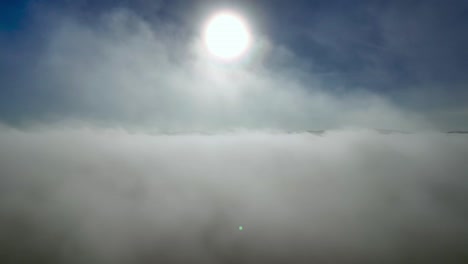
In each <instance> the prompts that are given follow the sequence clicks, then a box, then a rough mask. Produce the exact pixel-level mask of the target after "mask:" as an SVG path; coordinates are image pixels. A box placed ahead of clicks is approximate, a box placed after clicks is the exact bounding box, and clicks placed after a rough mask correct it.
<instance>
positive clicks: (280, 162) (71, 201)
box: [0, 128, 468, 263]
mask: <svg viewBox="0 0 468 264" xmlns="http://www.w3.org/2000/svg"><path fill="white" fill-rule="evenodd" d="M467 155H468V140H467V138H466V137H465V136H463V135H447V134H440V133H420V134H399V133H391V134H382V133H378V132H376V131H372V130H340V131H329V132H325V133H323V134H313V133H291V134H285V133H276V132H267V131H257V132H252V131H238V132H232V133H222V134H212V135H204V134H196V133H194V134H183V135H163V134H146V133H129V132H126V131H124V130H113V129H89V128H88V129H85V128H81V129H69V128H61V129H58V128H55V129H40V130H35V131H20V130H16V129H12V128H2V130H1V132H0V175H1V177H0V181H1V182H0V186H1V187H0V188H1V192H0V196H1V198H0V201H1V202H0V214H1V215H0V219H1V222H0V233H2V238H1V239H2V240H1V244H2V245H1V247H2V253H1V255H0V258H1V259H0V261H1V262H2V263H20V262H31V261H33V262H35V263H187V262H190V263H291V262H294V263H311V262H314V263H376V262H378V263H440V262H451V263H454V262H456V263H460V262H463V261H466V259H467V257H468V256H467V254H466V245H467V244H468V227H467V225H466V223H467V220H468V207H467V206H466V203H465V196H466V195H465V194H466V192H467V191H468V187H467V186H468V185H467V182H466V181H467V178H466V176H467V174H466V173H467V171H468V165H467V163H466V160H465V158H466V157H467ZM239 226H243V230H242V231H240V230H239Z"/></svg>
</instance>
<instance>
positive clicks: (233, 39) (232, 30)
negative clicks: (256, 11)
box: [204, 12, 250, 60]
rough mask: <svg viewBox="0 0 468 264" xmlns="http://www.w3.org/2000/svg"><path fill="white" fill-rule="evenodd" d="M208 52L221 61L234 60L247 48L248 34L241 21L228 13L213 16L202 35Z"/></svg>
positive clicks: (244, 24)
mask: <svg viewBox="0 0 468 264" xmlns="http://www.w3.org/2000/svg"><path fill="white" fill-rule="evenodd" d="M204 40H205V45H206V47H207V49H208V51H209V52H210V53H211V54H212V55H214V56H216V57H219V58H221V59H228V60H229V59H235V58H237V57H239V56H241V55H242V54H243V53H244V52H245V51H246V50H247V48H248V47H249V44H250V33H249V30H248V28H247V25H246V23H245V22H244V21H243V19H242V18H241V17H240V16H238V15H235V14H233V13H229V12H222V13H219V14H217V15H215V16H214V17H213V18H211V20H210V21H209V22H208V24H207V26H206V28H205V34H204Z"/></svg>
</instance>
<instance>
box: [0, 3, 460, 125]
mask: <svg viewBox="0 0 468 264" xmlns="http://www.w3.org/2000/svg"><path fill="white" fill-rule="evenodd" d="M220 8H232V9H234V10H237V11H239V12H240V13H242V14H243V15H244V16H245V17H246V19H247V20H249V21H250V22H251V24H252V27H253V28H254V29H255V32H256V33H258V36H257V37H258V38H260V36H261V38H262V39H264V40H266V41H268V42H269V43H270V45H271V46H273V47H274V50H275V52H273V53H269V54H267V55H265V56H264V57H263V58H262V59H263V63H265V65H266V68H268V69H269V71H270V74H272V75H281V74H286V73H285V72H286V71H294V72H295V75H294V78H296V77H297V76H306V77H305V79H307V80H306V81H305V84H304V83H302V84H298V86H301V88H300V89H303V90H305V91H306V92H307V91H309V90H317V89H318V90H321V91H325V95H327V96H332V97H334V98H335V99H336V98H338V99H336V100H335V103H336V104H338V105H339V104H340V102H339V100H340V98H343V97H346V98H347V99H343V100H345V101H344V102H343V105H346V104H347V103H349V100H348V99H349V98H348V96H351V97H355V96H358V95H359V94H360V93H366V94H370V95H371V96H372V97H379V98H380V99H382V100H384V101H385V102H388V104H390V105H391V107H392V108H394V109H396V110H397V111H401V112H403V115H405V113H406V112H408V113H411V114H415V115H419V116H420V117H421V118H423V119H427V123H430V124H431V125H429V126H426V127H437V128H440V129H448V130H450V129H466V128H468V124H467V122H466V121H465V120H467V117H468V110H467V108H468V106H467V103H466V102H467V101H468V92H467V90H468V89H467V83H468V75H467V74H466V72H468V50H467V49H466V47H467V46H468V34H466V29H467V28H468V2H467V1H461V0H460V1H458V0H451V1H444V2H441V1H411V2H407V1H278V0H274V1H262V0H261V1H254V2H252V1H202V0H199V1H189V2H188V1H143V0H140V1H86V0H78V1H33V0H29V1H28V0H24V1H3V2H2V3H1V4H0V41H1V42H0V58H2V60H1V61H0V81H1V83H2V85H1V88H0V95H1V96H0V98H1V99H0V100H1V105H2V106H1V107H0V119H2V120H3V122H7V123H8V122H9V123H15V122H29V121H38V120H49V119H50V117H51V116H54V118H52V119H54V120H57V119H58V120H62V119H68V118H73V119H88V118H89V117H92V118H91V119H93V120H95V119H96V120H101V119H105V120H107V119H109V118H110V119H111V120H112V122H116V123H120V122H122V123H126V122H127V121H128V120H127V119H126V118H127V117H123V116H122V115H119V114H116V115H114V116H113V115H112V114H111V112H112V111H114V110H115V109H114V110H112V108H109V109H108V111H107V110H103V109H105V108H106V107H105V104H104V103H103V104H102V106H101V107H99V109H97V108H96V109H95V110H96V111H95V112H93V111H94V110H90V109H87V101H86V99H83V98H82V97H79V96H78V97H73V96H71V95H70V94H65V93H63V87H62V88H60V87H58V88H57V90H54V91H50V90H48V91H46V90H47V89H43V88H41V87H50V86H54V85H59V84H57V83H58V81H57V80H56V79H57V78H54V76H55V77H56V76H57V74H60V75H63V73H54V74H52V73H50V72H48V73H45V72H41V71H45V67H43V66H38V65H42V63H44V61H47V58H48V57H47V56H49V54H48V53H47V52H49V53H50V52H51V51H50V47H51V46H52V45H53V43H54V41H55V40H57V38H56V37H57V36H58V35H57V34H58V33H57V32H59V31H60V28H62V29H63V27H64V25H71V24H74V25H75V26H76V27H75V29H76V28H80V29H79V30H80V32H81V31H82V30H84V31H86V30H88V29H90V30H97V28H100V27H103V28H105V27H106V25H104V24H105V23H107V22H102V21H103V17H106V16H109V14H115V13H116V12H122V10H125V12H126V13H127V14H131V16H132V17H134V18H136V19H137V20H138V21H139V22H141V23H144V24H145V25H147V26H148V27H149V28H152V29H153V30H154V35H155V39H158V40H160V39H164V42H174V43H176V44H175V45H174V46H178V45H180V43H179V42H182V43H186V42H189V41H191V40H192V39H193V38H194V36H196V35H197V34H198V33H199V30H200V28H199V26H200V23H201V22H202V21H203V20H204V19H206V17H207V16H208V15H210V14H211V13H213V12H215V11H216V10H217V9H220ZM70 21H73V23H71V22H70ZM112 30H115V28H114V29H112ZM128 30H129V32H126V34H127V33H128V34H132V32H131V29H128ZM161 31H163V32H165V33H164V34H166V33H167V32H168V31H171V32H172V33H171V34H173V35H172V36H174V35H177V36H178V38H177V39H174V38H173V39H169V38H167V35H164V37H163V38H162V37H161V36H160V35H158V34H162V33H161ZM109 32H110V31H106V30H104V29H103V30H102V31H100V32H99V33H97V35H96V37H97V38H99V36H107V35H108V34H109ZM110 34H112V33H110ZM70 37H71V36H70ZM121 37H123V36H121ZM124 38H125V37H124ZM78 41H80V40H78ZM88 43H89V42H88ZM109 45H111V44H109ZM90 49H91V50H86V45H84V46H83V48H82V49H81V51H80V52H83V55H84V56H86V54H88V55H90V56H91V52H92V47H90ZM75 51H76V50H75ZM75 51H73V50H70V52H72V53H74V52H75ZM165 52H166V53H167V52H172V51H165ZM177 52H179V53H180V51H177ZM174 53H176V52H174ZM278 54H280V55H278ZM284 54H287V55H284ZM183 59H186V58H183ZM96 63H97V62H96ZM172 66H174V65H172ZM100 67H104V66H100ZM179 68H180V67H178V68H177V69H179ZM291 69H293V70H291ZM174 71H175V70H174ZM45 75H50V79H47V80H45V79H44V78H39V79H41V80H39V79H37V78H38V76H45ZM285 78H286V77H285ZM287 78H293V77H291V75H289V74H288V77H287ZM65 83H66V82H65ZM307 83H314V85H313V87H312V86H309V85H307ZM62 85H69V84H62ZM135 85H137V84H135ZM72 89H81V88H79V87H78V86H77V87H75V88H72ZM80 98H81V99H80ZM51 100H52V101H51ZM363 100H364V99H363ZM108 101H112V100H108ZM252 104H265V102H252ZM71 105H73V106H71ZM110 105H113V106H112V107H118V105H119V102H117V101H116V102H110ZM123 108H124V106H122V108H120V109H123ZM272 108H274V107H273V106H272ZM301 111H302V110H301ZM303 111H305V112H306V111H308V110H306V109H304V110H303ZM359 111H362V112H365V111H366V109H365V108H362V109H360V110H359ZM107 112H109V113H107ZM121 112H122V113H124V112H125V111H121ZM189 112H192V110H190V111H189ZM286 112H287V111H286ZM162 115H166V114H162ZM327 115H328V113H326V112H324V114H323V117H327V118H328V116H327ZM130 116H131V115H130ZM205 118H207V117H204V118H200V120H202V119H205ZM259 118H261V117H259ZM334 118H335V117H334V116H331V117H330V119H334ZM129 119H130V120H131V121H132V123H139V122H140V120H139V119H138V118H137V117H135V116H132V117H129ZM172 119H178V117H173V116H168V117H167V118H166V120H172ZM227 119H229V118H227ZM292 119H294V118H292ZM232 120H233V121H232V122H231V126H233V127H235V126H239V127H243V126H244V125H246V124H247V123H246V122H244V121H234V120H235V118H234V119H232ZM301 120H302V119H300V118H298V119H297V122H296V123H301V122H302V121H301ZM41 122H42V121H41ZM164 122H166V121H164ZM180 122H181V123H183V122H184V121H180ZM275 122H276V121H275ZM275 122H266V123H265V125H262V126H266V127H270V126H271V127H275V126H279V127H285V128H287V127H288V126H289V125H288V124H286V123H287V122H286V123H284V122H276V123H280V125H273V123H275ZM156 123H157V122H156ZM319 123H320V122H318V123H317V124H319ZM331 123H334V124H331ZM331 123H330V124H322V123H320V125H317V127H320V128H324V127H325V128H328V127H334V126H339V125H340V124H341V123H342V121H336V122H331ZM343 125H344V126H347V125H351V126H352V125H353V122H352V121H349V122H347V123H346V124H343ZM356 125H357V126H360V123H359V122H356ZM156 126H158V125H157V124H156ZM221 126H223V125H221ZM311 126H314V123H312V124H304V125H303V127H311ZM365 126H373V124H368V125H365ZM376 126H386V127H388V128H399V127H400V125H399V124H392V123H389V124H388V125H382V124H380V123H379V124H376ZM201 127H203V125H201ZM294 127H301V126H300V125H294Z"/></svg>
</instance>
